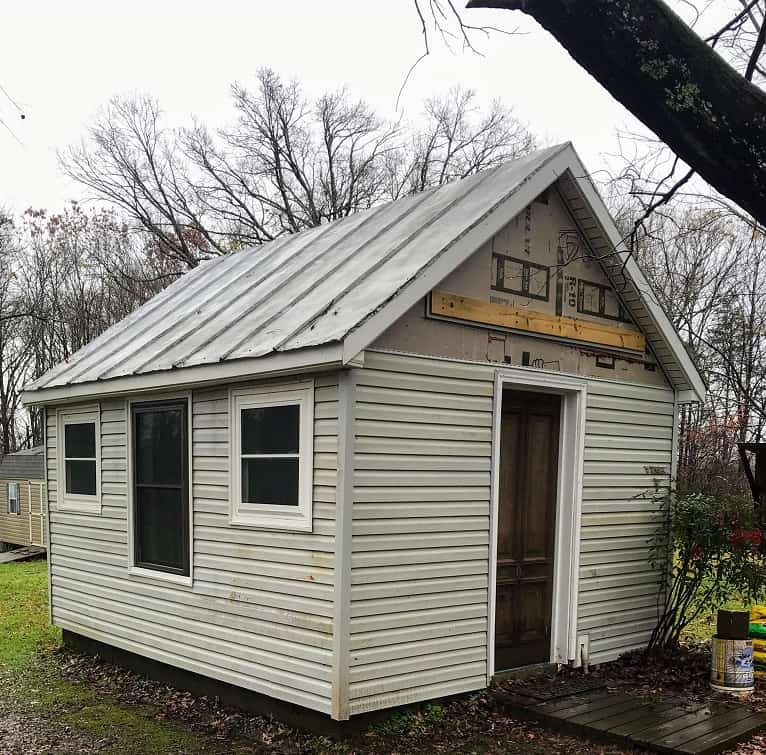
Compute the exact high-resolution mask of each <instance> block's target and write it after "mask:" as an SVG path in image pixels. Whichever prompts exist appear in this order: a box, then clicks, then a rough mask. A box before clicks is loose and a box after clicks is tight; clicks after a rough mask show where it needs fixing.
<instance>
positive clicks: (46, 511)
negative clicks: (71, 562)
mask: <svg viewBox="0 0 766 755" xmlns="http://www.w3.org/2000/svg"><path fill="white" fill-rule="evenodd" d="M42 412H43V416H42V423H43V478H44V479H45V501H44V502H43V499H42V490H41V491H40V513H41V514H43V515H44V518H45V522H46V523H47V525H48V542H47V543H45V539H43V543H44V544H45V546H46V548H47V550H48V552H47V554H46V560H47V562H48V623H49V624H51V625H53V578H52V576H51V510H50V500H49V498H48V489H49V488H48V482H49V480H48V441H49V440H50V439H49V438H48V408H47V407H45V406H44V407H43V409H42ZM30 505H31V501H30ZM44 526H45V525H44V524H43V525H41V528H42V527H44Z"/></svg>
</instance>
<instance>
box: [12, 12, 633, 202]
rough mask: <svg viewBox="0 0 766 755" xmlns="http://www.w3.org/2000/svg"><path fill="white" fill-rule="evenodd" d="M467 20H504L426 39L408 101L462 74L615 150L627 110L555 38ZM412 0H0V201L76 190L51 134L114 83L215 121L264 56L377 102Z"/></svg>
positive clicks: (282, 69) (514, 20)
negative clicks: (465, 34)
mask: <svg viewBox="0 0 766 755" xmlns="http://www.w3.org/2000/svg"><path fill="white" fill-rule="evenodd" d="M465 18H466V20H467V21H470V22H472V23H476V24H481V23H491V24H494V25H498V26H503V27H504V28H507V29H515V28H517V29H518V31H519V32H520V34H519V35H518V36H513V37H506V36H502V35H499V34H495V35H493V36H492V37H491V38H490V39H489V40H488V41H482V40H479V39H478V38H477V41H478V42H480V46H481V49H482V51H483V52H484V56H483V57H479V56H477V55H475V54H472V53H470V52H465V53H461V52H460V51H459V50H458V51H457V52H456V53H454V54H453V53H450V52H449V50H447V49H446V48H445V47H444V45H443V44H442V43H441V41H440V40H438V39H433V40H432V48H433V54H432V55H431V56H430V57H429V58H427V59H426V60H424V61H423V62H422V63H420V64H419V66H418V67H417V69H416V70H415V72H414V73H413V75H412V77H411V78H410V80H409V83H408V85H407V87H406V88H405V91H404V95H403V97H402V100H401V103H400V108H401V109H402V110H403V111H404V113H405V114H406V115H407V116H410V117H415V116H416V115H417V112H418V109H419V103H420V102H421V101H422V99H423V98H424V97H426V96H428V95H432V94H435V93H438V92H440V91H444V90H446V89H448V88H449V87H450V86H451V85H453V84H457V83H459V84H462V85H464V86H466V87H472V88H474V89H476V90H477V92H478V93H479V94H480V96H481V98H482V99H483V100H486V101H489V100H491V99H492V98H494V97H501V98H502V99H503V100H504V101H505V102H506V103H507V104H509V105H512V106H513V107H514V109H515V112H516V114H517V116H518V117H519V118H520V119H522V120H523V121H525V122H527V123H528V124H529V126H530V127H531V129H532V130H533V131H534V132H535V133H537V134H538V135H540V136H541V137H542V139H543V141H544V142H547V143H556V142H560V141H567V140H571V141H573V142H574V144H575V146H576V148H577V149H578V151H579V152H580V155H581V157H582V158H583V159H584V161H585V164H586V166H588V168H589V169H590V170H591V172H596V171H599V170H601V169H603V167H604V165H605V159H606V157H607V156H608V155H609V154H613V153H615V152H617V150H618V144H617V138H616V130H617V129H640V126H639V125H638V124H637V122H636V121H635V119H634V118H632V116H631V115H630V114H629V113H627V111H625V110H624V109H623V108H622V107H621V106H620V105H619V104H618V103H617V102H615V101H614V100H613V99H612V98H611V96H610V95H609V94H608V93H607V92H606V91H605V90H604V89H603V88H602V87H601V86H600V85H599V84H597V83H596V82H595V81H594V80H593V79H592V78H591V77H590V76H589V75H588V74H586V73H585V72H584V71H583V70H582V69H581V68H580V67H579V66H578V65H577V64H576V63H574V61H572V60H571V58H569V56H568V54H567V53H566V52H565V51H564V50H563V49H562V48H561V47H560V46H559V45H558V43H557V42H556V41H555V40H554V39H553V38H552V37H550V36H549V35H548V34H547V33H546V32H545V31H543V30H542V28H541V27H539V26H538V25H537V24H536V23H534V22H533V21H531V20H530V19H529V18H527V17H526V16H523V15H522V14H520V13H508V12H507V11H506V12H504V11H485V12H478V11H467V12H465ZM422 44H423V43H422V38H421V36H420V29H419V24H418V19H417V16H416V14H415V11H414V7H413V4H412V0H389V2H385V3H382V2H367V1H366V0H325V2H321V3H320V2H316V0H286V1H285V2H277V3H274V2H265V0H249V1H245V0H242V1H241V2H237V1H235V0H216V2H210V1H209V0H207V1H206V2H201V0H183V1H181V0H151V1H149V0H131V1H130V2H119V3H118V2H105V1H104V0H100V1H96V0H93V1H90V0H69V1H68V2H66V3H62V2H60V0H47V1H46V0H25V1H24V2H14V3H9V4H7V5H6V6H5V7H4V8H3V24H2V29H0V85H2V87H3V88H4V89H5V90H6V91H7V92H8V94H9V95H10V96H11V97H13V98H14V99H15V100H16V101H18V102H19V103H20V105H21V106H22V108H23V109H24V112H25V113H26V116H27V117H26V119H25V120H21V119H20V117H19V114H18V113H17V112H16V110H15V108H14V107H13V106H12V104H11V103H10V102H9V101H8V100H7V99H6V98H5V97H4V96H3V94H2V92H0V118H2V119H3V120H4V121H5V122H6V123H7V124H8V125H9V126H10V127H11V128H12V129H13V131H14V133H15V134H16V136H17V137H18V139H19V140H20V141H21V142H22V144H19V142H18V141H16V139H15V138H14V137H13V136H11V134H9V133H8V131H6V130H5V129H3V128H2V127H0V205H4V206H6V207H9V208H10V209H13V210H16V211H21V210H24V209H26V208H27V207H29V206H34V207H46V208H48V209H58V208H60V207H61V206H62V205H63V203H64V202H66V201H68V200H69V199H81V198H82V196H83V195H82V192H81V190H80V189H79V187H77V186H75V185H72V184H70V183H68V182H67V180H66V179H65V178H64V177H63V176H62V175H61V174H60V172H59V170H58V167H57V161H56V150H57V149H61V148H62V147H65V146H66V145H67V144H69V143H72V142H75V141H78V140H79V139H80V138H81V136H82V135H83V133H84V131H85V128H86V127H87V124H88V122H89V121H90V120H91V119H92V118H93V116H94V115H95V113H96V112H97V110H98V108H99V107H100V106H101V105H103V104H104V103H105V102H106V101H107V100H108V99H109V98H110V97H111V96H113V95H115V94H125V93H130V92H148V93H150V94H152V95H153V96H155V97H157V98H158V99H159V100H160V102H161V104H162V106H163V108H164V110H165V112H166V113H167V115H168V122H169V123H170V124H173V125H183V124H187V123H189V121H190V119H191V117H192V116H195V115H196V116H197V117H199V118H201V119H202V120H203V121H205V122H206V123H208V124H209V125H213V126H215V125H220V124H223V123H224V122H226V121H227V120H228V119H229V117H230V115H231V112H232V110H231V104H230V101H229V95H228V88H229V85H230V84H231V83H232V82H233V81H238V82H240V83H243V84H247V83H252V82H253V74H254V72H255V71H256V70H257V69H258V68H259V67H260V66H265V65H267V66H270V67H272V68H274V69H275V70H277V71H278V72H279V73H281V74H282V75H283V76H285V77H287V78H290V77H293V76H294V77H296V78H298V79H299V80H300V81H302V82H303V84H304V86H305V88H306V89H307V91H309V92H310V93H320V92H322V91H325V90H327V89H335V88H337V87H339V86H341V85H347V86H348V87H349V89H350V90H351V91H352V92H353V93H354V94H356V95H358V96H362V97H364V98H366V99H367V100H368V101H369V102H370V103H371V104H373V105H374V106H375V107H376V108H377V109H378V110H379V111H380V112H381V113H382V114H384V115H393V114H394V106H395V102H396V95H397V92H398V91H399V88H400V86H401V84H402V82H403V80H404V76H405V74H406V72H407V70H408V68H409V67H410V66H411V64H412V63H413V62H414V61H415V60H416V59H417V57H418V56H419V55H420V54H421V52H422Z"/></svg>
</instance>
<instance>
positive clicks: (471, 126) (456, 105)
mask: <svg viewBox="0 0 766 755" xmlns="http://www.w3.org/2000/svg"><path fill="white" fill-rule="evenodd" d="M423 116H424V117H423V118H422V119H421V120H420V121H419V126H418V127H417V128H416V129H414V131H413V133H412V135H411V137H410V139H409V141H408V142H407V143H406V144H405V145H403V147H402V148H400V149H399V150H397V152H396V153H395V154H394V155H393V156H392V159H390V160H389V165H388V168H389V192H390V194H391V196H392V197H393V198H396V197H398V196H400V195H402V194H407V193H413V192H418V191H423V190H424V189H427V188H429V187H431V186H440V185H441V184H444V183H447V182H449V181H454V180H455V179H459V178H465V177H466V176H469V175H471V174H473V173H476V172H478V171H480V170H485V169H487V168H493V167H495V166H497V165H500V164H501V163H503V162H505V161H507V160H512V159H514V158H517V157H520V156H521V155H524V154H527V153H529V152H531V151H532V150H534V149H535V147H536V139H535V137H534V136H533V134H532V133H531V132H530V131H529V130H528V129H527V128H526V127H525V126H524V124H522V123H521V122H520V121H519V120H518V119H517V118H516V117H515V116H514V114H513V111H512V110H511V109H510V108H508V107H506V106H504V105H503V104H502V103H501V102H500V101H499V100H495V101H494V102H492V104H491V105H490V107H489V109H488V110H487V111H486V112H485V111H483V110H482V108H481V107H480V106H479V103H478V102H477V97H476V93H475V91H474V90H472V89H462V88H460V87H455V88H453V89H452V90H451V91H449V92H448V93H447V94H445V95H443V96H440V97H432V98H429V99H427V100H426V102H425V106H424V114H423Z"/></svg>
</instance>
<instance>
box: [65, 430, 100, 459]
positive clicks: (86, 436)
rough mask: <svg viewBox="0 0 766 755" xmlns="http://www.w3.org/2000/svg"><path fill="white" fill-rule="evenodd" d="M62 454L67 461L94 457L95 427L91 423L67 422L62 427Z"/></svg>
mask: <svg viewBox="0 0 766 755" xmlns="http://www.w3.org/2000/svg"><path fill="white" fill-rule="evenodd" d="M64 453H65V455H66V457H67V459H72V458H74V459H87V458H90V459H93V458H95V457H96V426H95V425H94V424H93V423H92V422H76V423H75V422H67V424H66V425H64Z"/></svg>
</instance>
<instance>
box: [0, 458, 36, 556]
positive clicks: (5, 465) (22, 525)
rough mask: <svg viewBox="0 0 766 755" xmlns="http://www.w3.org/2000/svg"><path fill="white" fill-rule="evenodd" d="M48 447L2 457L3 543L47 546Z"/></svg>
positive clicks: (0, 520)
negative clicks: (46, 455)
mask: <svg viewBox="0 0 766 755" xmlns="http://www.w3.org/2000/svg"><path fill="white" fill-rule="evenodd" d="M45 497H46V493H45V447H44V446H34V447H33V448H25V449H23V450H21V451H15V452H14V453H10V454H6V455H5V456H3V457H2V458H0V544H5V545H39V546H44V545H45V534H46V533H45V514H44V512H45V506H44V500H45Z"/></svg>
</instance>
